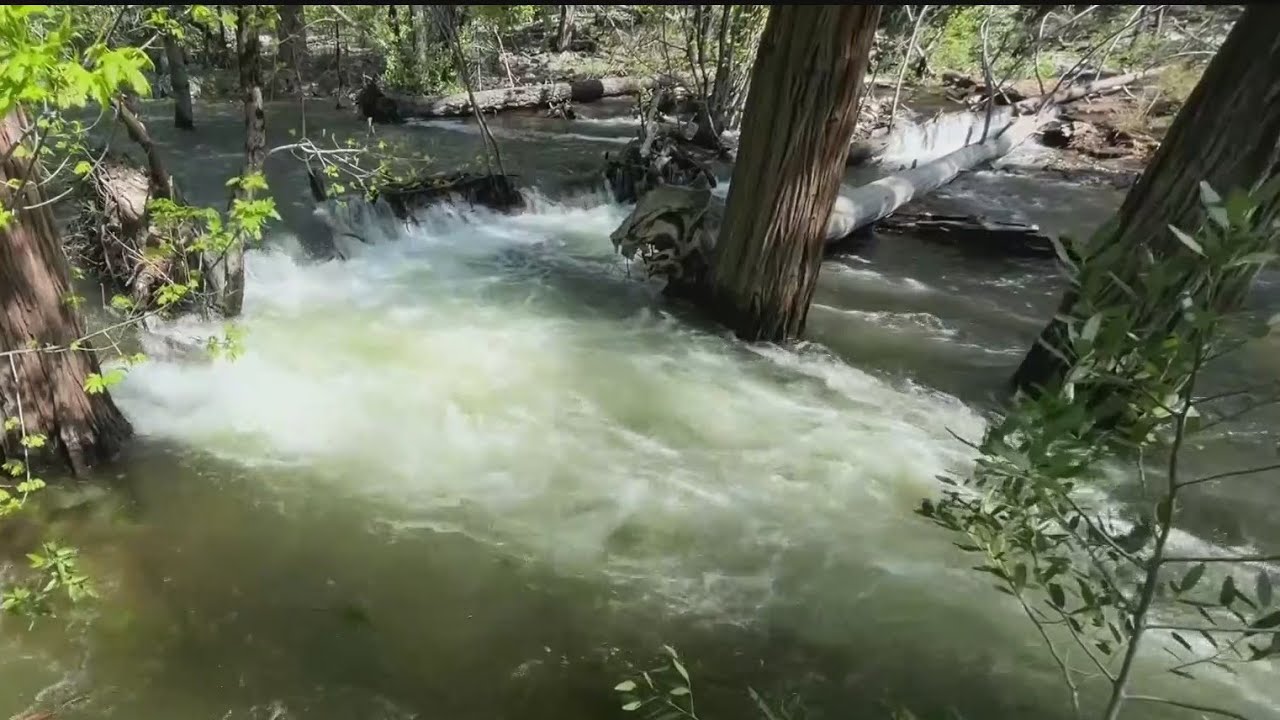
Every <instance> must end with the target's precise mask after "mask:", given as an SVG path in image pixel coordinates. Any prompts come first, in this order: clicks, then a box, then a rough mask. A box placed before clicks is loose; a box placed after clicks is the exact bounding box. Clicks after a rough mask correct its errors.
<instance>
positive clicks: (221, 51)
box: [214, 5, 227, 67]
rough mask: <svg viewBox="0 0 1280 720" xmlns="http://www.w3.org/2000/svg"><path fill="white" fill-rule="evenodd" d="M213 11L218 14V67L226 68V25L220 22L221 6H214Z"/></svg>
mask: <svg viewBox="0 0 1280 720" xmlns="http://www.w3.org/2000/svg"><path fill="white" fill-rule="evenodd" d="M214 9H215V10H216V11H217V13H218V39H219V41H220V43H221V44H219V45H218V60H219V61H220V63H219V65H218V67H226V66H227V24H226V23H224V22H222V6H221V5H215V6H214Z"/></svg>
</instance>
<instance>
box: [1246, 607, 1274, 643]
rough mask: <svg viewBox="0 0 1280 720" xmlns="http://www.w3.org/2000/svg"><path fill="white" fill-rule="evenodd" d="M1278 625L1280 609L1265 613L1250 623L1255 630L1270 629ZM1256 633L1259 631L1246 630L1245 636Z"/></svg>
mask: <svg viewBox="0 0 1280 720" xmlns="http://www.w3.org/2000/svg"><path fill="white" fill-rule="evenodd" d="M1277 626H1280V610H1276V611H1274V612H1271V613H1268V614H1266V615H1263V616H1262V617H1260V618H1258V619H1257V620H1254V621H1253V622H1252V623H1250V624H1249V627H1250V628H1252V629H1254V630H1270V629H1272V628H1275V627H1277ZM1256 634H1257V633H1252V632H1246V633H1245V634H1244V636H1245V637H1249V636H1251V635H1256Z"/></svg>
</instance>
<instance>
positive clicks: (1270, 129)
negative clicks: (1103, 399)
mask: <svg viewBox="0 0 1280 720" xmlns="http://www.w3.org/2000/svg"><path fill="white" fill-rule="evenodd" d="M1278 143H1280V5H1250V6H1248V8H1247V9H1246V10H1245V12H1244V14H1243V15H1242V16H1241V18H1240V19H1239V20H1238V21H1237V22H1236V25H1235V27H1234V28H1233V29H1232V31H1231V34H1230V35H1228V36H1227V39H1226V41H1225V42H1224V43H1223V44H1222V47H1221V48H1219V50H1218V52H1217V54H1216V55H1215V56H1214V58H1213V60H1212V61H1211V62H1210V63H1209V67H1208V68H1206V70H1205V72H1204V75H1203V76H1202V77H1201V78H1200V82H1199V83H1198V84H1197V85H1196V88H1195V90H1194V91H1192V93H1191V96H1190V97H1189V98H1187V102H1186V104H1184V105H1183V107H1182V110H1181V111H1179V112H1178V115H1177V117H1176V118H1174V121H1173V125H1172V126H1171V127H1170V128H1169V132H1168V134H1167V135H1166V136H1165V139H1164V141H1163V142H1162V143H1161V144H1160V149H1159V150H1158V151H1157V152H1156V155H1155V157H1154V158H1153V159H1152V161H1151V164H1150V165H1148V166H1147V168H1146V171H1145V172H1143V174H1142V177H1141V178H1140V179H1139V180H1138V182H1137V184H1135V185H1134V186H1133V189H1132V190H1130V192H1129V194H1128V196H1126V198H1125V201H1124V204H1123V205H1122V206H1121V208H1120V211H1119V214H1118V216H1117V218H1116V221H1117V223H1116V227H1115V228H1114V230H1112V231H1111V235H1110V240H1109V242H1112V243H1120V244H1123V245H1124V246H1128V247H1132V248H1133V249H1134V251H1135V253H1136V252H1138V251H1140V250H1141V249H1142V248H1144V247H1149V248H1150V249H1151V250H1152V252H1154V253H1155V254H1156V257H1157V258H1158V257H1160V256H1161V255H1162V254H1167V253H1172V252H1182V251H1183V249H1182V246H1181V245H1180V244H1179V243H1178V242H1177V241H1176V240H1174V239H1173V236H1172V235H1171V234H1170V232H1169V230H1168V226H1169V225H1174V226H1176V227H1179V228H1186V229H1194V228H1197V227H1199V226H1200V224H1201V223H1202V222H1203V219H1204V215H1203V209H1202V207H1201V204H1200V199H1199V184H1200V182H1201V181H1202V180H1203V181H1207V182H1208V183H1209V184H1210V185H1211V186H1212V187H1213V188H1214V189H1215V190H1217V191H1218V192H1219V193H1221V194H1223V195H1225V194H1226V193H1228V192H1230V191H1231V190H1232V189H1234V188H1248V187H1251V186H1253V185H1254V184H1255V183H1257V182H1258V181H1259V180H1262V179H1264V178H1266V177H1268V176H1271V175H1274V174H1276V172H1277V170H1278V167H1280V166H1278V164H1277V162H1278V156H1280V153H1278V151H1277V144H1278ZM1268 210H1269V211H1270V213H1274V212H1275V208H1274V207H1272V208H1269V209H1268ZM1126 281H1128V282H1130V283H1133V284H1135V285H1137V286H1138V287H1140V286H1141V282H1142V278H1141V277H1130V278H1126ZM1075 302H1076V296H1075V294H1074V293H1073V292H1070V291H1069V292H1067V293H1066V295H1065V297H1064V298H1063V300H1062V304H1061V306H1060V308H1059V312H1058V316H1063V315H1066V316H1070V313H1071V310H1072V308H1073V306H1074V304H1075ZM1065 337H1066V327H1065V325H1064V324H1063V323H1062V322H1061V321H1060V320H1058V319H1057V317H1055V319H1054V320H1052V321H1050V323H1049V325H1048V326H1047V327H1046V328H1045V330H1044V332H1043V333H1041V336H1040V338H1039V339H1038V340H1037V342H1036V343H1035V344H1034V345H1033V346H1032V348H1031V350H1030V351H1029V352H1028V353H1027V356H1026V358H1024V359H1023V361H1022V364H1021V366H1020V367H1019V368H1018V370H1017V372H1016V373H1015V375H1014V378H1013V382H1014V385H1015V386H1016V387H1017V388H1018V389H1021V390H1025V391H1029V392H1036V391H1038V390H1040V389H1042V388H1046V387H1055V386H1056V385H1057V384H1058V383H1059V382H1060V381H1061V379H1062V378H1063V377H1064V375H1065V373H1066V371H1067V369H1068V367H1069V365H1068V362H1064V361H1063V359H1062V358H1059V357H1058V356H1057V355H1055V354H1054V352H1053V351H1051V350H1050V349H1049V347H1052V348H1057V349H1058V350H1059V351H1063V350H1065V348H1066V343H1065ZM1046 346H1048V347H1046ZM1067 357H1068V359H1069V357H1070V356H1067Z"/></svg>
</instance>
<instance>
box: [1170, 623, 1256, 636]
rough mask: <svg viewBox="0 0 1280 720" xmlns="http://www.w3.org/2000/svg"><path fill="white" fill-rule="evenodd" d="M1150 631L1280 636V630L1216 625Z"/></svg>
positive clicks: (1180, 626)
mask: <svg viewBox="0 0 1280 720" xmlns="http://www.w3.org/2000/svg"><path fill="white" fill-rule="evenodd" d="M1147 629H1148V630H1183V631H1185V632H1209V633H1222V634H1224V635H1233V634H1236V633H1248V634H1251V635H1280V628H1251V627H1229V628H1224V627H1216V626H1214V625H1148V626H1147Z"/></svg>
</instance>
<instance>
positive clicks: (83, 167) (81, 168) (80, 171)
mask: <svg viewBox="0 0 1280 720" xmlns="http://www.w3.org/2000/svg"><path fill="white" fill-rule="evenodd" d="M92 171H93V165H90V164H89V161H88V160H81V161H80V162H78V163H76V166H75V168H74V169H73V170H72V172H74V173H75V174H76V175H79V176H81V177H83V176H85V175H88V174H89V173H90V172H92Z"/></svg>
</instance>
